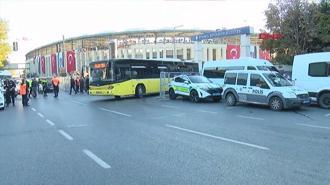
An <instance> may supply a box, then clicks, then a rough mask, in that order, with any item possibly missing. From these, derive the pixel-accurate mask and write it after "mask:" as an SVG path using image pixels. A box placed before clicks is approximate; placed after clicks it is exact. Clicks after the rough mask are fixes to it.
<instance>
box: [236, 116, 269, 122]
mask: <svg viewBox="0 0 330 185" xmlns="http://www.w3.org/2000/svg"><path fill="white" fill-rule="evenodd" d="M237 117H240V118H246V119H253V120H261V121H262V120H265V119H264V118H258V117H250V116H243V115H238V116H237Z"/></svg>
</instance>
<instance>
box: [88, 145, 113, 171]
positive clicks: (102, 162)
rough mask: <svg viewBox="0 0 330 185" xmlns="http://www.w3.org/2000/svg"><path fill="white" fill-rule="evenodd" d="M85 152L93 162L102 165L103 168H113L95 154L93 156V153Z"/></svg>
mask: <svg viewBox="0 0 330 185" xmlns="http://www.w3.org/2000/svg"><path fill="white" fill-rule="evenodd" d="M83 152H84V153H85V154H86V155H87V156H88V157H89V158H91V159H92V160H93V161H95V162H96V163H97V164H98V165H100V166H101V167H102V168H105V169H109V168H111V166H110V165H109V164H107V163H106V162H104V161H103V160H102V159H100V158H99V157H97V156H96V155H95V154H93V153H92V152H91V151H89V150H87V149H84V150H83Z"/></svg>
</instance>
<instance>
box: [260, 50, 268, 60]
mask: <svg viewBox="0 0 330 185" xmlns="http://www.w3.org/2000/svg"><path fill="white" fill-rule="evenodd" d="M259 58H260V59H265V60H270V52H269V50H262V49H259Z"/></svg>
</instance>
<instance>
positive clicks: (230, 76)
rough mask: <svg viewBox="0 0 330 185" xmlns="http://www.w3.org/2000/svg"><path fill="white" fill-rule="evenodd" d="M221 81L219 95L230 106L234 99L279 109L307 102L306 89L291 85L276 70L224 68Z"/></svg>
mask: <svg viewBox="0 0 330 185" xmlns="http://www.w3.org/2000/svg"><path fill="white" fill-rule="evenodd" d="M224 83H225V85H224V87H223V95H222V97H223V98H224V99H225V100H226V103H227V105H230V106H234V105H236V103H237V102H243V103H253V104H262V105H268V106H269V107H270V108H271V109H272V110H276V111H279V110H282V109H288V108H293V107H300V106H302V105H303V104H309V103H310V99H309V96H308V93H307V91H305V90H303V89H299V88H297V87H295V86H293V85H292V84H291V82H290V81H288V80H287V79H286V78H284V77H283V76H282V75H281V74H279V73H277V72H272V71H260V70H259V71H257V70H253V71H247V70H232V71H227V72H226V74H225V82H224Z"/></svg>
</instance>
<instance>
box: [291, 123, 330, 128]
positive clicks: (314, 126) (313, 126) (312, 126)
mask: <svg viewBox="0 0 330 185" xmlns="http://www.w3.org/2000/svg"><path fill="white" fill-rule="evenodd" d="M296 125H300V126H304V127H311V128H322V129H330V127H323V126H317V125H309V124H302V123H297V124H296Z"/></svg>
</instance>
